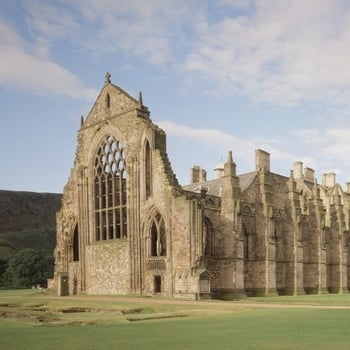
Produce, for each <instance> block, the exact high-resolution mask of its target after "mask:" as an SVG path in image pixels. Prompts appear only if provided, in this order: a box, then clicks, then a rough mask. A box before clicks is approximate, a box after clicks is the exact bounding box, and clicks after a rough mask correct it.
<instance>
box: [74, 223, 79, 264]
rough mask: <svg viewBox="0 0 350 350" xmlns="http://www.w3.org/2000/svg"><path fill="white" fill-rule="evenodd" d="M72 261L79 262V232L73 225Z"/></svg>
mask: <svg viewBox="0 0 350 350" xmlns="http://www.w3.org/2000/svg"><path fill="white" fill-rule="evenodd" d="M73 261H79V231H78V225H75V228H74V233H73Z"/></svg>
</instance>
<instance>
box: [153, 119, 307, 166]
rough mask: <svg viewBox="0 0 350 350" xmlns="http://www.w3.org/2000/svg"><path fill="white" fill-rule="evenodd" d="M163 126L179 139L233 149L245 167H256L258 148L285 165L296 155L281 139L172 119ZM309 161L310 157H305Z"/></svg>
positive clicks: (236, 157)
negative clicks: (239, 135) (252, 136)
mask: <svg viewBox="0 0 350 350" xmlns="http://www.w3.org/2000/svg"><path fill="white" fill-rule="evenodd" d="M157 125H159V126H160V127H161V128H163V129H164V130H165V131H166V133H167V135H169V136H170V137H174V138H176V139H177V140H184V141H191V142H196V143H198V144H201V145H208V146H210V147H212V148H216V149H218V150H221V152H222V154H226V152H227V151H228V150H232V151H233V155H234V158H235V161H236V162H238V163H239V164H241V165H243V167H244V168H247V167H248V168H250V169H251V170H252V169H254V164H253V163H252V160H253V157H252V154H253V152H254V151H255V150H256V149H263V150H265V151H266V152H269V153H270V154H271V158H272V160H273V161H274V162H276V163H280V162H282V163H284V165H285V167H287V168H288V167H290V166H291V165H292V164H293V163H294V162H295V161H296V159H297V158H296V157H295V155H293V154H292V153H290V152H288V151H284V150H283V149H282V148H281V144H280V142H279V140H277V139H275V140H264V139H263V138H259V139H241V138H237V137H234V136H233V135H231V134H229V133H226V132H224V131H221V130H218V129H200V128H191V127H189V126H186V125H180V124H176V123H174V122H172V121H167V120H165V121H159V122H157ZM303 159H304V160H307V161H308V162H309V163H310V162H311V161H310V159H309V158H306V157H305V158H303Z"/></svg>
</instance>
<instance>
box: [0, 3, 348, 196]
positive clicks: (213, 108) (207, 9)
mask: <svg viewBox="0 0 350 350" xmlns="http://www.w3.org/2000/svg"><path fill="white" fill-rule="evenodd" d="M321 3H322V6H320V4H321ZM0 53H1V55H0V106H1V107H0V122H1V128H0V147H1V148H0V149H1V151H0V164H1V171H0V188H1V189H11V190H27V191H39V192H62V190H63V187H64V185H65V183H66V182H67V179H68V176H69V173H70V169H71V168H72V166H73V161H74V156H75V150H76V146H77V130H78V129H79V124H80V116H81V115H84V116H86V115H87V114H88V112H89V110H90V108H91V107H92V104H93V103H94V101H95V99H96V97H97V95H98V93H99V91H100V89H101V88H102V87H103V84H104V76H105V73H106V71H109V72H110V73H111V74H112V82H113V83H114V84H116V85H118V86H120V87H121V88H123V89H124V90H126V91H127V92H129V93H130V94H131V95H133V96H134V97H137V96H138V93H139V91H142V93H143V102H144V104H145V105H147V106H148V107H149V109H150V111H151V117H152V120H153V121H154V122H155V123H157V124H158V125H160V126H161V127H162V128H163V129H165V131H166V132H167V139H168V155H169V158H170V161H171V163H172V166H173V170H174V172H175V173H176V175H177V177H178V180H179V182H180V183H181V184H183V185H184V184H187V183H188V182H189V169H190V168H191V166H192V165H194V164H196V165H202V166H203V167H205V168H206V170H207V172H208V178H213V169H214V167H215V165H216V164H217V163H219V162H221V161H225V160H226V157H227V152H228V151H229V150H232V152H233V156H234V160H235V162H236V164H237V171H238V173H244V172H249V171H252V170H254V168H255V165H254V150H255V149H258V148H260V149H264V150H265V151H267V152H269V153H271V170H272V171H273V172H277V173H280V174H282V175H286V176H289V173H290V170H291V169H292V168H293V163H294V162H296V161H302V162H303V164H304V166H305V167H310V168H313V169H315V174H316V177H317V179H318V182H319V183H321V182H322V174H324V173H326V172H335V173H336V174H337V177H336V179H337V182H338V183H340V184H341V185H343V184H344V182H347V181H350V160H349V155H350V118H349V112H350V69H349V62H350V2H349V1H347V0H322V2H320V1H319V0H308V1H304V0H291V1H287V0H280V1H272V0H271V1H269V0H266V1H264V0H261V1H253V0H216V1H210V0H177V1H173V0H134V1H124V0H123V1H119V0H52V1H43V0H2V1H1V3H0Z"/></svg>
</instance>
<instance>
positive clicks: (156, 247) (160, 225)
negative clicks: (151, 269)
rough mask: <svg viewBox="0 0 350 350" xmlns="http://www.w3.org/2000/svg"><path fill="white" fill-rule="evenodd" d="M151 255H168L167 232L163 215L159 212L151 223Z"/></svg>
mask: <svg viewBox="0 0 350 350" xmlns="http://www.w3.org/2000/svg"><path fill="white" fill-rule="evenodd" d="M150 233H151V256H166V232H165V222H164V220H163V217H162V216H161V215H160V214H159V213H158V214H157V215H156V216H155V218H154V219H153V222H152V225H151V232H150Z"/></svg>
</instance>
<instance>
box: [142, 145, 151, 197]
mask: <svg viewBox="0 0 350 350" xmlns="http://www.w3.org/2000/svg"><path fill="white" fill-rule="evenodd" d="M143 153H144V157H143V158H144V164H143V165H144V167H143V168H144V183H145V196H146V200H147V199H148V198H149V197H150V196H151V195H152V159H151V156H152V153H151V147H150V144H149V141H148V140H146V142H145V144H144V148H143Z"/></svg>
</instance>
